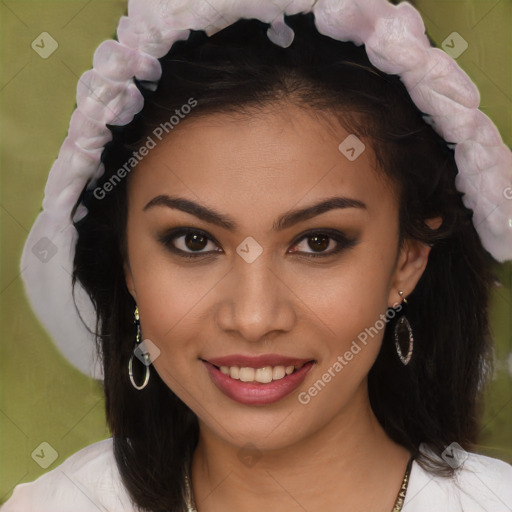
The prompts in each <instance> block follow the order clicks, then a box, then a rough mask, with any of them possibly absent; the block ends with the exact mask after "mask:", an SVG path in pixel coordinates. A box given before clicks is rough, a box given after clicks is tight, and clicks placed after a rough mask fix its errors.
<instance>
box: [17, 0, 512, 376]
mask: <svg viewBox="0 0 512 512" xmlns="http://www.w3.org/2000/svg"><path fill="white" fill-rule="evenodd" d="M310 11H312V12H313V13H314V17H315V24H316V27H317V29H318V31H319V32H320V33H321V34H324V35H326V36H329V37H332V38H334V39H338V40H341V41H352V42H353V43H355V44H356V45H361V44H364V45H365V49H366V52H367V54H368V57H369V59H370V61H371V62H372V64H373V65H374V66H375V67H377V68H378V69H380V70H381V71H384V72H385V73H388V74H392V75H393V74H398V75H399V76H400V78H401V80H402V81H403V83H404V84H405V86H406V87H407V90H408V91H409V94H410V96H411V98H412V100H413V101H414V103H415V104H416V106H417V107H418V108H419V109H420V110H421V111H422V112H423V113H424V114H425V121H426V122H427V123H429V124H431V125H432V126H433V128H434V129H435V130H436V132H437V133H438V134H439V135H441V136H442V137H443V138H444V139H445V140H446V141H447V143H449V144H450V145H452V147H454V150H455V161H456V163H457V167H458V171H459V172H458V175H457V176H456V181H455V185H456V187H457V189H458V190H459V191H460V192H462V193H463V194H464V195H463V201H464V204H465V206H466V207H467V208H470V209H471V210H472V211H473V223H474V225H475V228H476V230H477V232H478V234H479V236H480V239H481V241H482V244H483V246H484V247H485V249H487V251H489V253H490V254H491V255H492V256H493V257H494V258H495V259H496V260H498V261H505V260H511V259H512V153H511V151H510V150H509V149H508V147H507V146H506V145H505V144H504V143H503V141H502V139H501V136H500V134H499V132H498V130H497V128H496V126H495V125H494V124H493V123H492V121H491V120H490V119H489V118H488V117H487V116H486V115H484V114H483V113H482V112H481V111H480V110H479V109H478V106H479V104H480V96H479V92H478V89H477V88H476V86H475V85H474V84H473V82H472V81H471V79H470V78H469V77H468V76H467V75H466V73H465V72H464V71H463V70H462V69H461V68H460V67H459V66H458V65H457V63H456V62H455V61H454V60H453V59H452V58H451V57H450V56H448V55H447V54H446V53H445V52H443V51H442V50H440V49H438V48H433V47H431V45H430V43H429V40H428V38H427V36H426V35H425V26H424V24H423V20H422V18H421V15H420V14H419V12H418V11H417V10H416V9H415V8H414V7H412V5H410V4H408V3H406V2H403V3H401V4H399V5H398V6H394V5H392V4H390V3H389V2H388V1H387V0H316V1H314V0H295V1H291V2H290V0H258V1H254V2H253V1H248V0H208V1H206V0H129V1H128V16H123V17H122V18H121V20H120V22H119V25H118V27H117V36H118V41H114V40H107V41H104V42H103V43H101V44H100V46H99V47H98V48H97V50H96V52H95V54H94V61H93V69H91V70H89V71H87V72H85V73H84V74H83V75H82V77H81V78H80V80H79V83H78V88H77V109H76V110H75V112H74V113H73V115H72V116H71V121H70V125H69V132H68V136H67V137H66V139H65V140H64V143H63V144H62V147H61V149H60V152H59V155H58V158H57V160H56V161H55V163H54V164H53V166H52V168H51V170H50V174H49V176H48V182H47V184H46V188H45V191H44V200H43V211H42V212H41V213H40V214H39V216H38V217H37V219H36V221H35V223H34V225H33V227H32V229H31V231H30V234H29V236H28V238H27V241H26V243H25V247H24V250H23V254H22V258H21V271H22V277H23V280H24V283H25V288H26V291H27V295H28V297H29V300H30V303H31V305H32V308H33V309H34V311H35V312H36V314H37V316H38V317H39V319H40V320H41V322H42V324H43V325H44V326H45V328H46V329H47V331H48V332H49V333H50V335H51V336H52V338H53V339H54V341H55V342H56V344H57V346H58V347H59V349H60V351H61V352H62V353H63V354H64V355H65V356H66V357H67V359H68V360H69V361H70V362H71V363H72V364H73V365H74V366H76V367H77V368H78V369H79V370H81V371H82V372H84V373H86V374H88V375H90V376H92V377H95V378H99V379H101V378H103V371H102V367H101V364H100V362H99V360H98V359H97V356H96V352H95V343H94V335H93V334H92V333H91V332H89V331H88V330H87V328H86V327H85V326H84V324H83V323H82V320H81V319H80V316H81V317H82V318H83V319H84V320H85V321H86V323H87V325H88V326H89V327H90V328H91V330H94V328H95V320H96V313H95V311H94V308H93V305H92V303H91V301H90V299H89V297H88V296H87V294H86V292H85V290H84V289H83V288H82V287H81V286H80V283H77V284H76V286H75V300H76V303H77V307H78V310H79V312H80V316H79V314H78V312H77V310H76V308H75V305H74V303H73V296H72V272H73V259H74V254H75V243H76V239H77V232H76V229H75V228H74V226H73V220H78V219H79V218H82V217H84V216H85V215H87V210H86V208H85V207H84V206H83V205H79V206H78V208H77V209H76V211H75V213H74V217H73V218H72V215H73V209H74V207H75V205H76V203H77V201H78V199H79V197H80V195H81V193H82V191H83V189H84V187H86V185H87V186H88V188H92V187H94V185H95V183H96V182H97V179H98V178H99V177H100V176H101V175H102V174H103V172H104V168H103V165H102V164H101V163H100V157H101V153H102V151H103V147H104V146H105V144H106V143H107V142H108V141H109V140H111V138H112V135H111V132H110V130H109V129H108V128H107V127H106V125H107V124H111V125H125V124H128V123H129V122H130V121H131V120H132V119H133V116H134V115H135V114H136V113H138V112H140V110H141V109H142V107H143V98H142V95H141V94H140V92H139V90H138V89H137V87H136V86H135V83H134V80H133V77H136V78H137V79H138V80H142V81H145V82H147V83H149V87H151V86H153V87H156V84H157V83H158V80H159V79H160V76H161V66H160V63H159V61H158V59H159V58H161V57H163V56H164V55H166V54H167V52H168V51H169V50H170V48H171V46H172V45H173V44H174V42H176V41H178V40H183V39H187V38H188V36H189V34H190V30H204V31H205V32H206V34H207V35H208V36H211V35H213V34H215V33H216V32H218V31H220V30H222V29H223V28H225V27H227V26H229V25H231V24H232V23H234V22H235V21H237V20H238V19H240V18H249V19H250V18H256V19H259V20H261V21H263V22H266V23H269V24H270V27H269V30H268V32H267V34H268V37H269V39H270V40H271V41H272V42H273V43H275V44H277V45H279V46H282V47H285V48H286V47H288V46H289V45H290V44H291V42H292V41H293V37H294V33H293V31H292V29H291V28H290V27H288V26H287V25H286V24H285V22H284V15H294V14H298V13H307V12H310Z"/></svg>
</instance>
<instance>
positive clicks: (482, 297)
mask: <svg viewBox="0 0 512 512" xmlns="http://www.w3.org/2000/svg"><path fill="white" fill-rule="evenodd" d="M285 19H286V23H287V24H288V25H290V26H291V27H292V28H293V30H294V32H295V38H294V41H293V43H292V44H291V46H289V47H288V48H286V49H284V48H281V47H279V46H277V45H275V44H273V43H272V42H270V41H269V39H268V37H267V35H266V30H267V28H268V25H267V24H265V23H262V22H260V21H258V20H246V19H243V20H239V21H238V22H236V23H234V24H232V25H230V26H229V27H227V28H226V29H224V30H222V31H220V32H218V33H217V34H215V35H213V36H212V37H207V36H206V35H205V33H204V32H202V31H193V32H192V33H191V35H190V37H189V39H188V40H186V41H179V42H177V43H175V44H174V45H173V47H172V49H171V50H170V52H169V53H168V54H167V55H166V56H165V57H163V58H162V59H160V60H161V64H162V68H163V74H162V78H161V81H160V82H159V85H158V88H157V90H156V91H151V90H150V89H148V88H146V87H145V85H146V84H142V83H138V86H139V89H140V90H141V92H142V93H143V95H144V97H145V106H144V109H143V110H142V112H140V113H139V114H138V115H137V116H136V117H135V119H134V120H133V122H132V123H130V124H129V125H127V126H124V127H115V126H111V127H110V129H111V131H112V133H113V140H112V141H111V142H110V143H109V144H108V145H107V146H106V148H105V150H104V152H103V156H102V160H103V163H104V164H105V168H106V171H105V174H104V175H103V177H102V178H101V179H100V181H99V183H98V185H99V186H101V185H102V184H103V183H105V182H106V181H107V180H108V179H109V178H110V177H111V176H112V175H113V173H115V172H116V170H117V169H119V168H120V167H122V166H123V164H124V163H125V162H126V161H127V160H128V159H129V158H130V157H131V156H132V152H133V150H134V149H137V148H138V146H139V145H140V144H141V142H142V141H144V139H145V138H146V137H147V136H148V135H150V134H151V133H152V130H153V129H154V127H156V126H158V124H159V123H161V122H162V121H164V120H168V119H169V116H170V115H172V113H174V111H175V109H179V108H180V107H181V106H182V105H184V104H186V103H187V102H188V100H189V99H190V98H191V97H193V98H195V99H196V100H197V102H198V104H197V106H196V107H195V108H194V109H193V111H192V112H191V113H190V114H189V118H194V117H197V116H201V115H204V114H206V113H215V112H222V113H227V112H232V113H233V114H237V115H241V114H246V115H254V114H255V113H257V112H258V111H259V110H260V109H263V108H264V107H266V106H269V105H272V104H275V105H277V104H279V103H282V102H284V101H285V100H286V101H292V102H293V103H294V104H296V105H299V106H302V107H304V108H306V109H309V110H310V111H315V112H318V113H320V114H322V113H329V114H333V115H335V116H336V118H337V119H339V120H340V122H341V124H342V125H343V126H345V127H346V128H347V130H349V131H350V132H352V133H355V134H356V135H357V136H358V137H360V138H361V139H363V140H365V141H367V142H368V143H369V144H371V146H372V148H373V149H374V151H375V153H376V156H377V159H378V163H379V166H380V169H381V171H382V172H383V173H384V175H385V176H387V177H388V178H389V179H390V180H391V182H392V183H393V184H394V185H395V187H396V188H395V190H396V191H397V194H398V196H399V201H400V214H399V215H400V216H399V222H400V240H401V241H403V240H405V239H407V238H412V239H416V240H420V241H422V242H424V243H427V244H429V245H431V246H432V250H431V253H430V257H429V262H428V265H427V268H426V270H425V272H424V275H423V276H422V278H421V280H420V281H419V283H418V285H417V286H416V288H415V290H414V292H413V293H412V294H411V295H410V296H409V298H408V303H409V307H408V314H407V315H408V319H409V321H410V323H411V325H412V327H413V330H414V337H415V346H414V350H415V351H414V357H413V359H412V361H411V363H410V364H409V365H408V366H403V365H402V364H401V362H400V361H399V360H398V358H397V356H396V353H395V350H394V344H393V340H392V336H391V329H392V327H393V324H390V325H388V326H387V327H386V331H385V334H384V340H383V344H382V348H381V351H380V353H379V356H378V358H377V361H376V362H375V364H374V366H373V367H372V369H371V371H370V374H369V393H370V400H371V405H372V408H373V410H374V412H375V414H376V416H377V418H378V419H379V421H380V423H381V424H382V426H383V428H384V429H385V431H386V432H387V434H388V435H389V436H390V437H391V438H392V439H393V440H395V441H396V442H398V443H400V444H401V445H403V446H404V447H405V448H407V449H408V450H409V451H411V452H412V453H413V454H414V455H415V456H416V459H417V461H418V463H420V464H421V465H422V466H423V467H424V468H425V469H427V470H428V471H432V472H433V473H436V474H439V475H443V476H449V475H451V474H452V468H451V467H450V466H449V465H448V464H446V463H445V462H444V461H443V459H441V458H439V455H440V454H441V453H442V451H443V450H444V448H445V447H446V446H447V445H449V444H450V443H452V442H453V441H456V442H457V443H459V444H460V445H461V446H462V447H464V448H466V449H470V448H471V446H473V443H475V442H476V440H477V435H478V425H479V415H480V413H481V401H480V396H481V390H482V389H483V386H484V384H485V382H486V378H487V376H488V374H489V371H488V369H489V368H490V366H489V363H490V349H491V344H490V336H489V330H488V310H487V305H488V299H489V289H490V285H491V282H492V275H491V272H490V268H491V265H492V262H493V260H492V258H490V256H489V254H488V253H487V252H486V251H485V250H484V249H483V247H482V245H481V243H480V240H479V238H478V236H477V233H476V231H475V229H474V227H473V224H472V220H471V219H472V212H471V211H469V210H468V209H466V208H465V207H464V206H463V204H462V201H461V194H460V193H458V192H457V190H456V189H455V186H454V178H455V175H456V173H457V169H456V165H455V162H454V156H453V151H452V150H451V149H450V148H448V147H447V145H446V143H445V141H444V140H442V139H441V138H440V137H439V136H438V135H437V134H436V133H435V132H434V131H433V130H432V128H431V127H430V126H429V125H428V124H427V123H426V122H425V121H424V118H423V114H422V113H421V112H420V111H419V110H418V109H417V108H416V107H415V105H414V104H413V102H412V101H411V99H410V97H409V94H408V93H407V90H406V89H405V87H404V85H403V84H402V82H401V81H400V79H399V78H398V77H396V76H389V75H386V74H385V73H382V72H380V71H379V70H377V69H376V68H375V67H373V66H372V65H371V63H370V62H369V61H368V58H367V55H366V52H365V50H364V47H362V46H361V47H358V46H356V45H354V44H352V43H350V42H341V41H336V40H333V39H331V38H329V37H326V36H323V35H321V34H319V33H318V31H317V30H316V28H315V26H314V16H313V14H311V13H309V14H298V15H295V16H288V17H286V18H285ZM181 122H182V123H186V122H187V119H185V120H183V121H181ZM170 136H172V134H171V135H170ZM81 200H82V201H83V203H84V204H85V205H86V206H87V208H88V209H89V214H88V215H87V216H86V217H85V218H84V219H82V220H81V221H79V222H78V223H76V228H77V230H78V241H77V245H76V256H75V269H74V279H75V280H78V281H79V282H80V283H81V284H82V285H83V286H84V288H85V289H86V290H87V292H88V294H89V295H90V297H91V299H92V301H93V303H94V305H95V307H96V310H97V314H98V326H97V345H98V353H99V354H100V355H101V357H102V361H103V368H104V375H105V379H104V390H105V396H106V415H107V421H108V424H109V426H110V429H111V432H112V436H113V438H114V453H115V458H116V461H117V465H118V467H119V470H120V472H121V476H122V478H123V482H124V485H125V486H126V488H127V490H128V492H129V494H130V496H131V497H132V498H133V500H134V502H135V503H136V504H137V505H138V506H139V507H141V508H142V509H146V510H150V511H152V512H163V511H173V512H174V511H181V510H183V509H184V505H183V498H182V496H183V489H184V471H185V467H186V465H187V464H188V463H189V461H190V458H191V456H192V454H193V452H194V448H195V446H196V443H197V440H198V422H197V417H196V415H195V414H194V413H193V412H192V411H191V410H190V409H189V408H188V407H187V406H186V405H185V404H184V403H183V402H182V401H181V400H180V399H179V398H178V397H177V396H176V395H175V394H174V393H173V392H172V390H170V389H169V388H168V387H167V385H166V384H165V383H164V382H163V381H162V380H161V379H160V378H159V376H158V374H157V373H156V372H155V371H154V370H153V369H152V371H151V379H150V382H149V384H148V386H147V387H146V388H145V389H144V390H142V391H137V390H135V389H134V388H133V387H132V386H131V384H130V381H129V378H128V371H127V366H128V360H129V358H130V356H131V354H132V351H133V348H134V343H135V342H134V340H135V327H134V323H133V309H134V306H135V304H134V301H133V299H132V297H131V296H130V294H129V292H128V290H127V288H126V284H125V278H124V274H123V258H124V256H125V252H124V251H125V246H124V236H125V222H126V214H127V205H126V180H122V181H121V182H120V183H119V184H118V185H117V186H116V187H114V189H113V191H112V192H111V193H109V195H108V197H106V198H105V199H102V200H98V199H97V198H95V197H94V195H93V193H92V190H86V191H84V193H83V194H82V197H81ZM437 216H441V217H442V219H443V223H442V225H441V227H440V228H439V229H437V230H435V231H434V230H431V229H429V227H428V226H427V225H426V223H425V220H426V219H429V218H434V217H437ZM138 379H139V381H140V379H141V376H140V375H138ZM420 443H425V444H427V445H428V446H429V447H430V448H431V449H432V450H433V451H434V453H435V454H437V457H429V456H428V455H427V454H423V453H421V452H420V451H419V446H420Z"/></svg>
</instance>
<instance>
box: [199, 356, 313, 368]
mask: <svg viewBox="0 0 512 512" xmlns="http://www.w3.org/2000/svg"><path fill="white" fill-rule="evenodd" d="M203 361H207V362H208V363H211V364H213V365H214V366H238V367H239V368H264V367H265V366H295V367H296V368H297V367H301V366H302V365H304V364H305V363H309V361H313V359H298V358H296V357H287V356H281V355H279V354H262V355H259V356H248V355H243V354H232V355H229V356H224V357H214V358H209V359H203Z"/></svg>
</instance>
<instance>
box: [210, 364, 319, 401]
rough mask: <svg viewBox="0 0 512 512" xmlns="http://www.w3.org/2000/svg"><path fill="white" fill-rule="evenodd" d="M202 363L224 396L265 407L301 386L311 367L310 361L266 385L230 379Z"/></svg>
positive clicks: (212, 366)
mask: <svg viewBox="0 0 512 512" xmlns="http://www.w3.org/2000/svg"><path fill="white" fill-rule="evenodd" d="M203 363H204V364H205V366H206V368H207V370H208V373H209V374H210V377H211V379H212V381H213V383H214V384H215V385H216V386H217V387H218V388H219V389H220V390H221V391H222V392H223V393H224V394H225V395H226V396H228V397H229V398H231V399H232V400H235V401H236V402H239V403H241V404H246V405H266V404H271V403H273V402H277V401H278V400H281V399H282V398H284V397H285V396H287V395H289V394H290V393H291V392H292V391H293V390H294V389H296V388H298V387H299V386H300V385H301V384H302V382H303V381H304V379H305V378H306V375H307V374H308V372H309V370H311V368H312V367H313V362H312V361H310V362H309V363H306V364H305V365H304V366H303V367H302V368H301V369H300V370H297V371H296V372H295V373H292V374H291V375H287V376H285V377H283V378H282V379H279V380H273V381H272V382H269V383H268V384H262V383H261V382H242V381H241V380H237V379H232V378H231V377H229V376H228V375H226V374H224V373H222V372H221V371H220V370H219V369H217V367H215V366H214V365H213V364H211V363H208V362H206V361H203Z"/></svg>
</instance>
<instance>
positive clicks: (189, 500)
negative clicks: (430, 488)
mask: <svg viewBox="0 0 512 512" xmlns="http://www.w3.org/2000/svg"><path fill="white" fill-rule="evenodd" d="M413 460H414V457H411V458H410V459H409V462H408V463H407V468H406V469H405V475H404V479H403V480H402V485H401V487H400V490H399V491H398V495H397V497H396V500H395V504H394V505H393V509H392V510H391V512H400V511H401V510H402V507H403V505H404V501H405V494H406V492H407V486H408V485H409V476H410V474H411V468H412V463H413ZM185 487H186V498H185V501H186V505H187V512H197V509H196V504H195V501H194V495H193V493H192V489H191V486H190V479H189V476H188V474H186V475H185Z"/></svg>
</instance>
